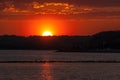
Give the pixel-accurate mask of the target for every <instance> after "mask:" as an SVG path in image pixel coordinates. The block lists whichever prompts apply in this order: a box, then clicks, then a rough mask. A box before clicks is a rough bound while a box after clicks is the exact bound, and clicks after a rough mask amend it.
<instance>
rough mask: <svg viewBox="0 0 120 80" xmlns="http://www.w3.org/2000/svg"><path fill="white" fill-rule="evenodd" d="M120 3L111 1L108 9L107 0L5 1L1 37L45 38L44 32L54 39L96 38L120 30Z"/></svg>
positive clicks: (0, 12) (1, 3)
mask: <svg viewBox="0 0 120 80" xmlns="http://www.w3.org/2000/svg"><path fill="white" fill-rule="evenodd" d="M118 2H119V1H118V0H109V5H108V2H107V1H103V0H101V1H95V0H93V1H92V0H91V1H89V3H88V1H87V0H85V2H84V0H81V1H80V0H79V1H78V0H76V1H71V0H69V1H68V0H58V1H56V0H49V1H48V0H45V1H44V0H41V1H38V0H30V2H29V3H28V2H25V1H19V0H13V1H10V0H5V1H4V0H3V1H2V0H1V1H0V35H5V34H6V35H22V36H30V35H42V33H43V32H44V31H51V32H52V33H53V35H92V34H95V33H97V32H101V31H108V30H120V14H119V13H120V5H119V3H118ZM93 3H94V4H93ZM99 3H104V4H99ZM96 4H98V5H96Z"/></svg>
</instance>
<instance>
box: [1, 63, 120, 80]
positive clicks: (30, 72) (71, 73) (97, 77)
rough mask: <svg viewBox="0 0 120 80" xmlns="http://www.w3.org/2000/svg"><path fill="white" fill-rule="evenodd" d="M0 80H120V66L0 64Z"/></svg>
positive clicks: (95, 64) (93, 64) (97, 64)
mask: <svg viewBox="0 0 120 80" xmlns="http://www.w3.org/2000/svg"><path fill="white" fill-rule="evenodd" d="M0 80H120V64H114V63H108V64H106V63H37V64H36V63H33V64H26V63H25V64H24V63H23V64H21V63H20V64H19V63H12V64H9V63H8V64H6V63H5V64H4V63H2V64H0Z"/></svg>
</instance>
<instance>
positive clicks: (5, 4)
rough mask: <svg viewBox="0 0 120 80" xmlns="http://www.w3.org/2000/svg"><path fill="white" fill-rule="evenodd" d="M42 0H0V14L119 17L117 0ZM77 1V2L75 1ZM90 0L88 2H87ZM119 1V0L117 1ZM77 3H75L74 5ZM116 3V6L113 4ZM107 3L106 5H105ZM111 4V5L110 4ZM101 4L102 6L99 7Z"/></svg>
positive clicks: (119, 11) (119, 9) (119, 7)
mask: <svg viewBox="0 0 120 80" xmlns="http://www.w3.org/2000/svg"><path fill="white" fill-rule="evenodd" d="M45 1H46V2H44V0H41V1H38V0H30V1H29V3H28V2H25V1H23V0H22V1H20V0H18V1H17V0H13V1H11V0H5V1H3V0H0V15H3V16H5V15H12V17H14V15H15V17H16V15H18V16H21V15H23V16H24V15H28V16H29V15H65V16H69V15H72V16H74V15H75V16H79V17H81V16H82V17H96V16H97V17H101V16H103V17H113V16H115V17H120V14H119V13H120V6H117V4H119V3H117V1H118V0H114V1H113V0H110V1H109V2H110V3H108V4H106V6H104V5H105V3H107V1H103V0H101V1H95V0H92V1H87V0H85V1H86V2H85V1H83V0H80V1H79V0H77V1H76V2H75V1H71V0H70V1H67V0H65V1H63V0H61V2H60V0H58V1H55V0H53V1H51V2H50V1H47V0H45ZM77 2H78V3H77ZM88 2H90V3H91V4H90V3H88ZM98 2H99V3H103V2H104V3H103V4H104V5H100V4H98ZM112 2H115V3H112ZM118 2H120V1H118ZM93 3H96V4H98V5H99V6H95V5H96V4H95V5H94V6H93ZM76 4H77V5H76ZM115 4H116V6H115ZM107 5H108V6H107ZM110 5H111V6H110ZM101 6H102V7H101Z"/></svg>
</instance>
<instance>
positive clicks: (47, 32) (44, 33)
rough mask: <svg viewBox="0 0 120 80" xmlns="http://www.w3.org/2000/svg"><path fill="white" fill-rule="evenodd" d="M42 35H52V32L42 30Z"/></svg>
mask: <svg viewBox="0 0 120 80" xmlns="http://www.w3.org/2000/svg"><path fill="white" fill-rule="evenodd" d="M42 36H53V34H52V32H50V31H45V32H43V34H42Z"/></svg>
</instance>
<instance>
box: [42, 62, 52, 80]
mask: <svg viewBox="0 0 120 80" xmlns="http://www.w3.org/2000/svg"><path fill="white" fill-rule="evenodd" d="M51 67H52V65H51V64H50V63H47V62H46V63H44V64H42V80H53V76H52V69H51Z"/></svg>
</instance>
